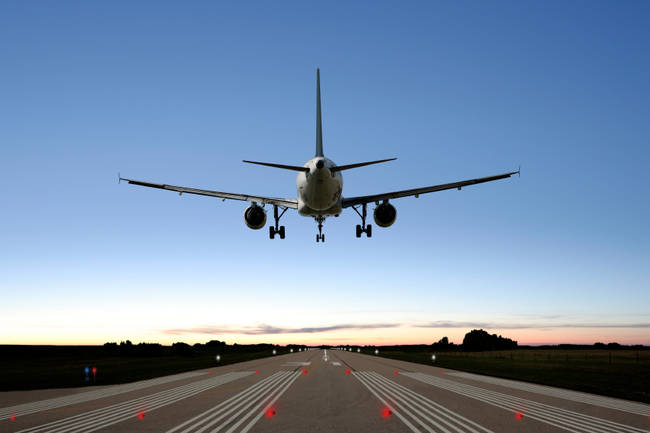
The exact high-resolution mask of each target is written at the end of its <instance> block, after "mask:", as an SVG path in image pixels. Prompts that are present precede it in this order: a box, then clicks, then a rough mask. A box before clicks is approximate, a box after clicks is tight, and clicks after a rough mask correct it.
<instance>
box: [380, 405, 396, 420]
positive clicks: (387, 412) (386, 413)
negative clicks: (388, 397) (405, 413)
mask: <svg viewBox="0 0 650 433" xmlns="http://www.w3.org/2000/svg"><path fill="white" fill-rule="evenodd" d="M392 414H393V412H391V410H390V409H388V408H387V407H385V408H383V409H382V410H381V417H382V418H388V417H389V416H391V415H392Z"/></svg>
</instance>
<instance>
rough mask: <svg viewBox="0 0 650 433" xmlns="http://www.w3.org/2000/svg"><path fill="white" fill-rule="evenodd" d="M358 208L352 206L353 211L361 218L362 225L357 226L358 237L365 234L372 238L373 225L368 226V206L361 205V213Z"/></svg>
mask: <svg viewBox="0 0 650 433" xmlns="http://www.w3.org/2000/svg"><path fill="white" fill-rule="evenodd" d="M357 207H358V206H352V209H354V211H355V212H356V213H357V214H358V215H359V216H360V217H361V225H359V224H357V237H358V238H360V237H361V233H365V234H366V236H367V237H369V238H371V237H372V225H370V224H368V225H366V217H367V216H368V212H367V209H366V207H367V204H366V203H364V204H362V205H361V212H359V209H357Z"/></svg>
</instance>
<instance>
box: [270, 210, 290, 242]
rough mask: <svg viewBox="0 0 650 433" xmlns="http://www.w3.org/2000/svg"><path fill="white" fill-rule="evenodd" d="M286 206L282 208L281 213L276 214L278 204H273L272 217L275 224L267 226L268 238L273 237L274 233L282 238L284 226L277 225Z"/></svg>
mask: <svg viewBox="0 0 650 433" xmlns="http://www.w3.org/2000/svg"><path fill="white" fill-rule="evenodd" d="M287 209H288V208H286V207H285V208H284V209H282V213H280V214H278V205H276V204H274V205H273V218H274V219H275V226H269V238H270V239H274V238H275V235H280V239H284V226H279V227H278V224H280V218H282V215H284V213H285V212H286V211H287Z"/></svg>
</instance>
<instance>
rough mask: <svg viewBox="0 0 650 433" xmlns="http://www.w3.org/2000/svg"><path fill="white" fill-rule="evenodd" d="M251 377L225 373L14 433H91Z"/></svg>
mask: <svg viewBox="0 0 650 433" xmlns="http://www.w3.org/2000/svg"><path fill="white" fill-rule="evenodd" d="M251 374H253V372H252V371H243V372H230V373H226V374H223V375H221V376H216V377H211V378H210V379H205V380H200V381H197V382H192V383H189V384H185V385H181V386H178V387H176V388H172V389H168V390H165V391H160V392H156V393H154V394H150V395H147V396H143V397H139V398H136V399H132V400H129V401H126V402H123V403H116V404H113V405H111V406H106V407H104V408H102V409H96V410H93V411H90V412H84V413H81V414H79V415H74V416H71V417H68V418H64V419H61V420H58V421H53V422H49V423H47V424H43V425H40V426H36V427H31V428H27V429H24V430H20V432H17V433H27V432H29V433H36V432H48V433H55V432H56V433H66V432H75V433H80V432H92V431H95V430H99V429H102V428H104V427H107V426H110V425H113V424H117V423H118V422H121V421H124V420H127V419H130V418H134V417H136V416H137V415H139V414H143V415H142V416H143V417H144V415H145V414H148V413H149V412H150V411H152V410H155V409H158V408H160V407H163V406H167V405H169V404H172V403H176V402H178V401H180V400H182V399H185V398H188V397H192V396H194V395H196V394H199V393H201V392H203V391H206V390H208V389H211V388H215V387H217V386H220V385H223V384H225V383H228V382H232V381H233V380H237V379H240V378H242V377H246V376H250V375H251Z"/></svg>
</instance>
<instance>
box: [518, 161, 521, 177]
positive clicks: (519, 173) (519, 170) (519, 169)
mask: <svg viewBox="0 0 650 433" xmlns="http://www.w3.org/2000/svg"><path fill="white" fill-rule="evenodd" d="M517 176H519V177H521V164H519V167H517Z"/></svg>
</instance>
